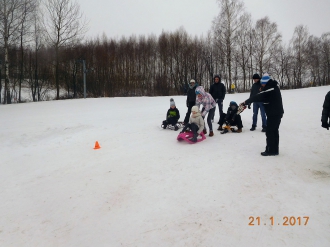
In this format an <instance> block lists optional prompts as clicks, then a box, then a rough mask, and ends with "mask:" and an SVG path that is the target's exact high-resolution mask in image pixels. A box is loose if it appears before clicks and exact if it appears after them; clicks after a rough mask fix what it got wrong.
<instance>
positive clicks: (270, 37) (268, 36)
mask: <svg viewBox="0 0 330 247" xmlns="http://www.w3.org/2000/svg"><path fill="white" fill-rule="evenodd" d="M252 34H253V50H254V52H253V56H254V59H255V61H256V66H257V68H258V70H259V73H261V74H262V73H264V72H270V71H269V70H270V68H271V61H272V59H273V58H274V55H275V54H276V50H277V47H278V46H279V45H280V44H281V34H280V33H278V31H277V24H276V23H275V22H273V23H272V22H270V20H269V18H268V17H264V18H262V19H260V20H258V21H257V22H256V25H255V28H254V29H253V30H252Z"/></svg>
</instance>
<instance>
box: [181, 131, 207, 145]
mask: <svg viewBox="0 0 330 247" xmlns="http://www.w3.org/2000/svg"><path fill="white" fill-rule="evenodd" d="M200 135H201V136H202V138H197V142H201V141H204V140H205V139H206V137H205V135H204V133H203V132H202V133H201V134H200ZM193 136H194V134H193V133H192V132H191V131H189V132H185V133H180V134H179V135H178V137H177V138H176V139H177V140H178V141H181V140H184V141H186V142H188V143H190V144H194V143H197V142H193V141H191V140H190V139H191V138H192V137H193Z"/></svg>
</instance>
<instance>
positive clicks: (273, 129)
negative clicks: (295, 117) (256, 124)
mask: <svg viewBox="0 0 330 247" xmlns="http://www.w3.org/2000/svg"><path fill="white" fill-rule="evenodd" d="M281 119H282V116H281V115H280V116H267V128H266V143H267V146H266V152H268V153H278V152H279V148H278V146H279V141H280V135H279V131H278V129H279V128H280V124H281Z"/></svg>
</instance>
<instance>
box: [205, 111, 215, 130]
mask: <svg viewBox="0 0 330 247" xmlns="http://www.w3.org/2000/svg"><path fill="white" fill-rule="evenodd" d="M214 113H215V107H213V108H212V109H210V110H209V113H208V115H207V125H208V126H209V129H210V131H213V127H212V119H213V118H214ZM204 126H205V125H204ZM204 128H205V127H204Z"/></svg>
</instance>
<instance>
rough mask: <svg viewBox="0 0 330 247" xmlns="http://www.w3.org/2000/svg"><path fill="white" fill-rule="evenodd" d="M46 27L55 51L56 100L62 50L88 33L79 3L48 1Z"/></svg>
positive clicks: (58, 91)
mask: <svg viewBox="0 0 330 247" xmlns="http://www.w3.org/2000/svg"><path fill="white" fill-rule="evenodd" d="M45 7H46V10H47V13H45V19H44V27H45V30H46V34H47V41H48V43H49V44H50V45H51V46H52V47H53V48H54V50H55V84H56V90H57V93H56V99H59V96H60V81H59V63H60V49H61V48H62V47H65V46H68V45H72V44H75V43H77V42H79V41H80V40H82V38H83V36H84V34H85V33H86V31H87V22H86V20H83V19H82V18H83V14H82V13H81V12H80V6H79V4H78V2H73V1H71V0H47V2H46V3H45Z"/></svg>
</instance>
